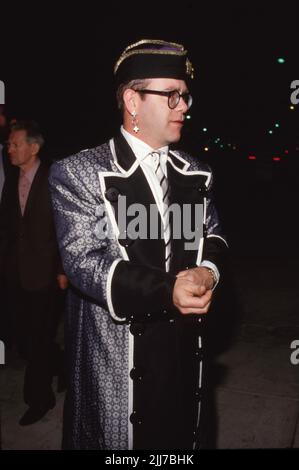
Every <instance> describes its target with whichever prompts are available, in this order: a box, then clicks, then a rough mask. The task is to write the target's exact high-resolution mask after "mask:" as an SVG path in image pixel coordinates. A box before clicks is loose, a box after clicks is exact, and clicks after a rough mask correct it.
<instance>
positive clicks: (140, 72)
mask: <svg viewBox="0 0 299 470" xmlns="http://www.w3.org/2000/svg"><path fill="white" fill-rule="evenodd" d="M114 75H115V78H116V82H117V85H120V84H121V83H127V82H129V81H130V80H136V79H144V78H175V79H178V80H185V81H189V80H190V79H192V78H193V77H194V69H193V66H192V64H191V62H190V60H189V59H188V57H187V50H186V49H185V48H184V46H182V45H181V44H177V43H174V42H166V41H162V40H158V39H142V40H140V41H138V42H135V43H134V44H131V45H129V46H128V47H126V49H125V50H124V51H123V53H122V54H121V56H120V57H119V59H118V60H117V62H116V64H115V66H114Z"/></svg>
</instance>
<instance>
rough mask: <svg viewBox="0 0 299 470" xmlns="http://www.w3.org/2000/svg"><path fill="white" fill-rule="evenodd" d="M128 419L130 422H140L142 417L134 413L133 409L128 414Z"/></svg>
mask: <svg viewBox="0 0 299 470" xmlns="http://www.w3.org/2000/svg"><path fill="white" fill-rule="evenodd" d="M130 421H131V423H132V424H142V419H141V417H140V416H139V415H138V414H137V413H136V411H133V413H132V414H131V416H130Z"/></svg>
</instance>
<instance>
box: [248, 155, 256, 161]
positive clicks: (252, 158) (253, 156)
mask: <svg viewBox="0 0 299 470" xmlns="http://www.w3.org/2000/svg"><path fill="white" fill-rule="evenodd" d="M248 160H256V156H255V155H249V157H248Z"/></svg>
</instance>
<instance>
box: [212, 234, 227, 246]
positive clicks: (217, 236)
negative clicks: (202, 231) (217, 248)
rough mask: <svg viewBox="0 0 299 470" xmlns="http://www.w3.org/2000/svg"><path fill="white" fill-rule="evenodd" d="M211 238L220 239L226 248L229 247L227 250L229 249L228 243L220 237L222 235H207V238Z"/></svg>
mask: <svg viewBox="0 0 299 470" xmlns="http://www.w3.org/2000/svg"><path fill="white" fill-rule="evenodd" d="M210 237H216V238H220V240H222V241H223V242H224V243H225V244H226V246H227V248H228V243H227V241H226V240H224V238H222V237H220V235H214V234H213V233H211V234H210V235H207V238H210Z"/></svg>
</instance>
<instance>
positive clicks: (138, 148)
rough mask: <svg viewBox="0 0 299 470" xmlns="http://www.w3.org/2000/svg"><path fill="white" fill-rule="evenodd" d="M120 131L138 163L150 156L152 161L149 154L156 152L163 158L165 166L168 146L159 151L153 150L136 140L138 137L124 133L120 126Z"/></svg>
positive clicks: (141, 141)
mask: <svg viewBox="0 0 299 470" xmlns="http://www.w3.org/2000/svg"><path fill="white" fill-rule="evenodd" d="M120 131H121V133H122V135H123V136H124V138H125V139H126V141H127V142H128V144H129V145H130V147H131V149H132V150H133V152H134V154H135V156H136V158H137V160H138V161H139V162H141V161H143V160H145V159H146V158H147V157H148V156H150V159H152V156H151V155H149V154H150V153H152V152H155V151H156V152H160V153H161V155H162V158H163V157H164V158H163V160H164V162H165V164H166V159H167V155H168V145H166V146H164V147H161V148H159V149H153V148H152V147H150V146H149V145H148V144H146V143H145V142H143V140H140V139H138V137H135V136H134V135H132V134H130V133H129V132H128V131H126V130H125V129H124V127H123V126H121V128H120Z"/></svg>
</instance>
